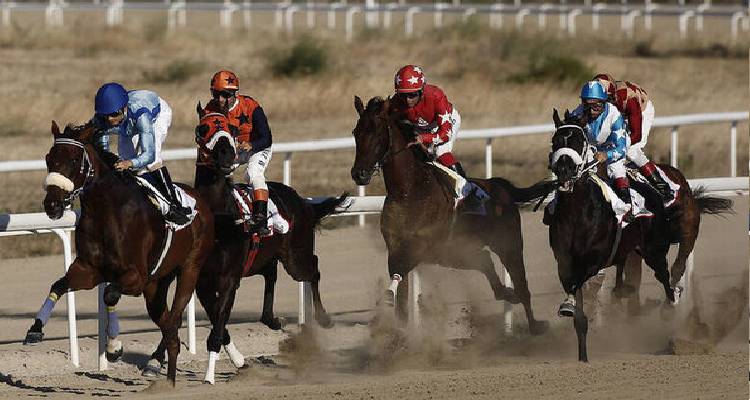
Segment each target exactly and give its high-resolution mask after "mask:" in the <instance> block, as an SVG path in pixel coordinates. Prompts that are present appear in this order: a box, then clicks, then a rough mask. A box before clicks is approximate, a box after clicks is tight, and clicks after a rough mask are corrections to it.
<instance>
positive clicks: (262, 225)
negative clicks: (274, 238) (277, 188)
mask: <svg viewBox="0 0 750 400" xmlns="http://www.w3.org/2000/svg"><path fill="white" fill-rule="evenodd" d="M252 221H253V227H252V229H253V231H254V232H255V233H257V234H258V235H260V236H269V235H271V230H270V229H268V191H267V190H262V189H259V190H254V191H253V215H252Z"/></svg>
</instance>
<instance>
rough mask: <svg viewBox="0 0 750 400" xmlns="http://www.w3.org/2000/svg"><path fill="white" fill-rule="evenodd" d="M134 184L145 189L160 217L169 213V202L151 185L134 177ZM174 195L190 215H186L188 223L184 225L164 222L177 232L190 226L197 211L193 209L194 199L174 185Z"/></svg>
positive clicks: (138, 177) (142, 179)
mask: <svg viewBox="0 0 750 400" xmlns="http://www.w3.org/2000/svg"><path fill="white" fill-rule="evenodd" d="M135 179H136V182H137V183H138V184H139V185H140V186H141V187H142V188H144V189H146V193H147V195H148V198H149V200H151V203H152V204H153V205H154V206H155V207H156V209H158V210H159V212H161V215H165V214H166V213H168V212H169V205H170V204H169V201H167V199H166V198H164V195H162V194H161V193H160V192H159V191H158V190H157V189H156V188H155V187H154V186H153V185H151V184H150V183H149V182H148V181H147V180H146V179H144V178H142V177H140V176H136V177H135ZM174 189H175V193H176V194H177V198H178V199H179V200H180V205H182V206H183V207H188V208H190V215H188V222H187V223H186V224H184V225H177V224H175V223H174V222H169V221H165V223H166V225H167V227H168V228H169V229H171V230H173V231H178V230H180V229H182V228H184V227H186V226H188V225H190V224H191V223H192V222H193V219H195V216H196V215H198V210H196V209H195V204H196V202H195V199H194V198H193V197H192V196H190V195H189V194H187V192H185V191H184V190H183V189H182V188H181V187H179V186H178V185H174Z"/></svg>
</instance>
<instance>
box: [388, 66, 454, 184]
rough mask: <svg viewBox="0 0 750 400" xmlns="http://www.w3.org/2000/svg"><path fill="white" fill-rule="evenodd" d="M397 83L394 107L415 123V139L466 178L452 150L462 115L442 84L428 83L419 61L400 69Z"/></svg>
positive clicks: (412, 123) (411, 122)
mask: <svg viewBox="0 0 750 400" xmlns="http://www.w3.org/2000/svg"><path fill="white" fill-rule="evenodd" d="M394 86H395V87H396V96H395V97H394V99H393V103H392V104H393V108H394V111H396V112H400V113H403V114H404V115H405V116H406V121H405V122H407V123H408V124H410V125H412V126H413V127H414V131H415V134H416V135H417V139H416V141H415V143H421V144H422V145H424V146H427V147H428V151H430V153H433V152H434V155H435V156H436V157H437V160H438V162H440V164H442V165H445V166H446V167H448V168H450V169H452V170H454V171H456V172H457V173H458V174H459V175H461V176H463V177H464V178H466V173H465V172H464V169H463V168H462V167H461V163H459V162H458V160H456V158H455V157H454V156H453V153H452V152H451V151H452V150H453V142H455V141H456V136H457V135H458V129H459V128H460V127H461V116H460V115H459V114H458V110H456V108H455V107H453V105H452V104H451V103H450V102H449V101H448V98H447V97H446V96H445V93H443V91H442V90H441V89H440V88H439V87H437V86H435V85H429V84H427V83H426V82H425V77H424V73H423V72H422V68H420V67H418V66H416V65H407V66H405V67H403V68H401V69H400V70H398V72H397V73H396V76H395V78H394Z"/></svg>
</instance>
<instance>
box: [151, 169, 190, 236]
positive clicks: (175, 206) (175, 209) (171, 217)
mask: <svg viewBox="0 0 750 400" xmlns="http://www.w3.org/2000/svg"><path fill="white" fill-rule="evenodd" d="M159 171H160V175H161V177H162V179H163V182H164V186H165V187H166V188H167V194H169V203H170V204H169V211H168V212H167V213H166V214H165V215H164V219H166V220H167V221H169V222H172V223H175V224H177V225H185V224H187V223H188V222H190V213H191V212H192V211H193V210H191V209H190V207H183V206H182V203H181V202H180V199H179V198H178V197H177V192H176V190H175V187H174V183H172V177H171V176H169V171H168V170H167V167H162V168H160V170H159Z"/></svg>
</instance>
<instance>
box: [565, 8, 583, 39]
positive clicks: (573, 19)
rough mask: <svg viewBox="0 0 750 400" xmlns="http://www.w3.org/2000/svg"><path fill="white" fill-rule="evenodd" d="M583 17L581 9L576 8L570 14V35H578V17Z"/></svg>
mask: <svg viewBox="0 0 750 400" xmlns="http://www.w3.org/2000/svg"><path fill="white" fill-rule="evenodd" d="M578 15H581V9H580V8H576V9H575V10H572V11H570V12H569V13H568V35H569V36H571V37H573V36H575V35H576V16H578Z"/></svg>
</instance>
